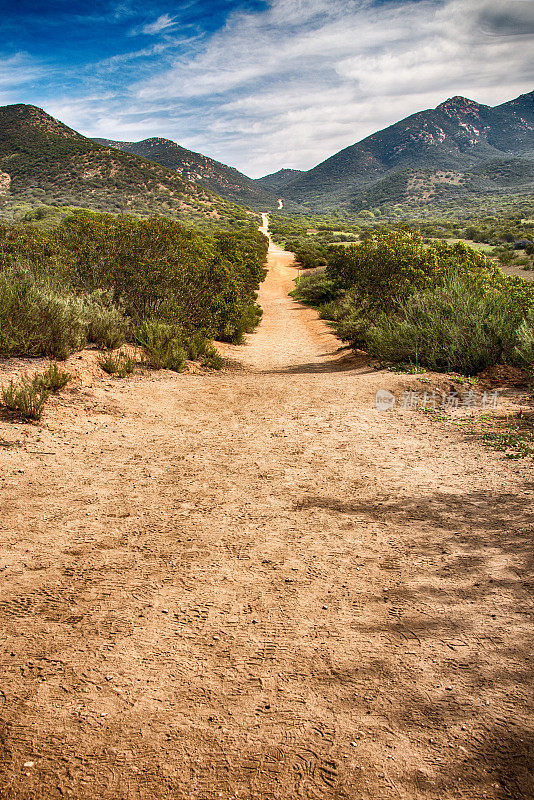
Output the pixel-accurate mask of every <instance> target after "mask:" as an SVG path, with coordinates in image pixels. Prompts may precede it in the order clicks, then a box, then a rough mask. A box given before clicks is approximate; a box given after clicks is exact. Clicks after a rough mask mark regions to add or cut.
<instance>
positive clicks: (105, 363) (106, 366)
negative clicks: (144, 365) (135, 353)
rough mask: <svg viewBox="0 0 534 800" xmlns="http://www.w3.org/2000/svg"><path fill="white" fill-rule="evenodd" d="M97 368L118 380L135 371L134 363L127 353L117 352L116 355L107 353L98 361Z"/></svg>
mask: <svg viewBox="0 0 534 800" xmlns="http://www.w3.org/2000/svg"><path fill="white" fill-rule="evenodd" d="M98 364H99V366H100V367H101V369H103V370H104V372H107V373H108V375H117V377H118V378H125V377H126V376H127V375H131V374H132V373H133V372H134V371H135V365H136V361H135V358H132V356H130V355H129V354H128V353H124V352H122V351H119V352H118V353H115V354H114V353H107V354H106V355H105V356H103V357H102V358H101V359H99V361H98Z"/></svg>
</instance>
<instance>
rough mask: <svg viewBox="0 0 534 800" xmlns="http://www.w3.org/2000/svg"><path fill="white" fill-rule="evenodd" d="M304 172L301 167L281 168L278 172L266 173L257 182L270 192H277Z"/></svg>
mask: <svg viewBox="0 0 534 800" xmlns="http://www.w3.org/2000/svg"><path fill="white" fill-rule="evenodd" d="M303 174H304V173H303V171H302V170H300V169H279V170H278V172H271V173H270V174H269V175H264V176H263V178H256V180H255V183H257V184H258V185H259V186H262V187H263V188H264V189H266V190H267V191H268V192H274V193H275V194H277V193H279V192H280V191H281V190H282V189H285V188H286V186H287V185H288V184H290V183H291V182H292V181H294V180H295V179H296V178H298V177H299V176H300V175H303Z"/></svg>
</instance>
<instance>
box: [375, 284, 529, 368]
mask: <svg viewBox="0 0 534 800" xmlns="http://www.w3.org/2000/svg"><path fill="white" fill-rule="evenodd" d="M361 336H362V340H363V345H364V346H365V349H366V350H367V351H368V352H369V353H370V354H371V355H374V356H376V357H377V358H379V359H380V360H382V361H393V362H403V363H407V364H415V365H422V366H424V367H427V368H428V369H432V370H436V371H438V372H451V371H454V372H459V373H461V374H462V375H474V374H476V373H477V372H480V371H481V370H483V369H485V368H486V367H488V366H491V365H493V364H496V363H499V362H502V361H510V360H511V358H512V354H513V352H514V346H515V342H516V338H517V323H516V320H515V319H514V314H513V312H512V310H511V308H510V301H509V299H508V298H506V297H505V296H504V295H503V294H490V293H483V292H480V291H477V290H476V289H475V288H474V287H473V285H472V283H471V282H470V281H469V280H467V279H465V278H460V277H458V276H455V277H451V278H449V279H448V280H447V282H446V283H445V284H444V285H443V286H438V287H436V288H433V289H429V290H427V291H426V292H422V293H419V294H416V295H413V296H412V297H411V298H410V300H409V301H407V302H406V303H405V304H404V305H403V306H402V307H401V309H399V311H398V312H396V313H394V314H387V313H385V312H381V313H380V314H379V315H378V316H377V317H376V319H375V321H374V322H373V323H371V324H370V325H369V326H368V327H367V329H362V332H361Z"/></svg>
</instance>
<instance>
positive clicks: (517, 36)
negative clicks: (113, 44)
mask: <svg viewBox="0 0 534 800" xmlns="http://www.w3.org/2000/svg"><path fill="white" fill-rule="evenodd" d="M244 1H245V0H243V2H244ZM235 3H238V0H235V2H234V10H233V11H231V13H229V14H228V16H226V18H225V19H224V22H223V23H221V24H220V25H219V26H218V28H216V29H215V30H213V29H211V28H209V26H207V25H206V23H205V19H206V15H208V16H209V12H210V8H211V5H210V2H209V1H208V0H191V2H190V3H188V4H187V3H186V4H182V5H181V6H178V8H176V7H175V12H173V11H172V10H171V11H169V7H168V6H167V7H166V8H165V7H162V5H161V3H160V5H159V8H158V9H157V11H156V14H157V16H156V14H154V16H155V19H152V20H151V21H150V20H147V19H146V18H145V19H144V20H143V21H142V22H141V23H137V25H136V27H135V28H134V30H135V31H136V33H137V34H138V35H144V36H150V37H151V40H149V41H148V42H147V44H146V46H145V47H142V48H140V49H138V50H134V51H131V48H130V49H129V50H126V51H120V52H117V53H115V54H113V55H111V56H109V57H107V58H106V59H101V60H99V62H98V64H97V65H96V66H95V65H94V64H93V65H92V66H88V68H87V70H86V74H85V77H84V85H85V86H86V87H87V88H86V93H85V94H83V96H81V97H80V96H79V94H80V93H79V90H78V96H77V97H76V98H75V100H74V102H73V99H72V94H71V93H70V90H69V93H68V94H69V96H65V97H64V98H62V99H61V100H57V99H55V101H54V102H53V103H52V106H53V107H54V108H55V111H52V113H55V115H56V116H60V114H59V113H57V112H58V111H59V110H61V109H64V110H65V111H68V109H70V111H69V116H68V117H67V118H65V121H66V122H67V123H68V124H70V125H73V126H74V127H78V128H79V129H81V130H82V132H84V133H87V134H89V135H94V136H97V135H100V136H108V137H110V138H132V139H135V138H144V137H146V136H150V135H152V136H167V137H168V138H172V139H174V140H175V141H178V142H179V143H180V144H183V145H184V146H186V147H190V148H192V149H195V150H199V151H201V152H204V153H206V154H207V155H211V156H213V157H215V158H217V159H219V160H221V161H225V162H226V163H230V164H232V165H234V166H237V167H238V168H239V169H242V170H243V171H245V172H247V173H248V174H251V175H253V176H259V175H261V174H264V173H265V172H271V171H273V170H276V169H279V168H280V167H283V166H290V167H298V168H308V167H311V166H313V165H314V164H316V163H317V162H319V161H321V160H322V159H324V158H326V157H328V156H330V155H331V154H332V153H334V152H336V151H337V150H339V149H340V148H342V147H345V146H347V145H350V144H352V143H353V142H355V141H358V140H359V139H361V138H363V137H365V136H367V135H369V134H371V133H373V132H374V131H376V130H379V129H381V128H383V127H385V126H387V125H389V124H391V123H393V122H396V121H397V120H398V119H401V118H402V117H405V116H407V115H408V114H411V113H414V112H416V111H419V110H421V109H423V108H428V107H431V106H435V105H437V104H438V103H440V102H442V101H443V100H445V99H446V98H447V97H449V96H451V95H458V94H462V95H465V96H467V97H470V98H472V99H474V100H477V101H479V102H484V103H488V104H489V105H495V104H497V103H499V102H503V101H505V100H508V99H511V98H512V97H514V96H516V95H518V94H521V93H522V92H526V91H530V90H531V89H532V82H533V72H534V70H533V67H532V59H531V58H530V52H531V48H532V44H533V42H532V38H533V34H534V3H532V2H525V0H389V1H388V2H384V0H270V2H259V0H248V2H247V4H246V5H245V6H243V5H242V4H241V2H239V3H238V4H237V6H236V5H235ZM230 4H231V3H230V0H221V2H219V3H218V7H219V8H220V7H222V6H225V5H229V6H230ZM214 8H215V7H214ZM173 14H174V15H173ZM203 20H204V22H203ZM130 32H131V29H130ZM0 75H1V73H0ZM95 76H96V77H95ZM0 83H1V78H0ZM110 93H111V97H110V96H109V95H110ZM91 97H92V98H97V99H93V100H89V98H91ZM103 98H106V99H103ZM48 108H50V104H48Z"/></svg>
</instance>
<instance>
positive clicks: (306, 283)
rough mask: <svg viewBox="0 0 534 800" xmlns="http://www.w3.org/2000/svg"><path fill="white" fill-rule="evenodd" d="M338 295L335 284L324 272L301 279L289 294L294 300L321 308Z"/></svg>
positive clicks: (338, 291)
mask: <svg viewBox="0 0 534 800" xmlns="http://www.w3.org/2000/svg"><path fill="white" fill-rule="evenodd" d="M339 294H340V289H339V287H338V284H337V282H336V281H335V280H334V279H333V278H332V277H330V276H328V275H327V273H326V270H321V271H320V272H316V273H315V274H314V275H305V276H304V277H301V279H300V283H297V286H296V288H295V289H293V291H292V292H291V296H292V297H294V298H295V299H296V300H303V301H304V302H305V303H308V305H310V306H321V305H324V304H325V303H330V302H331V301H332V300H335V299H336V298H337V297H338V296H339Z"/></svg>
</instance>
